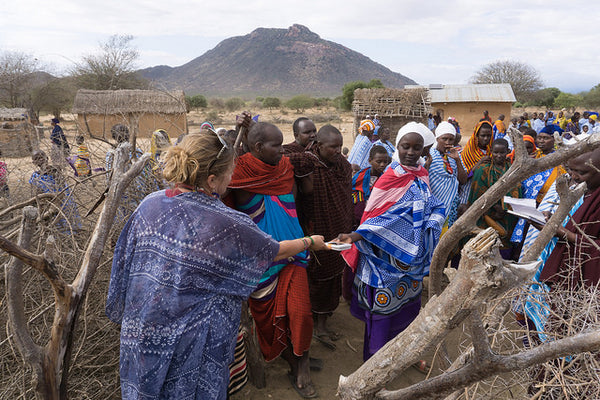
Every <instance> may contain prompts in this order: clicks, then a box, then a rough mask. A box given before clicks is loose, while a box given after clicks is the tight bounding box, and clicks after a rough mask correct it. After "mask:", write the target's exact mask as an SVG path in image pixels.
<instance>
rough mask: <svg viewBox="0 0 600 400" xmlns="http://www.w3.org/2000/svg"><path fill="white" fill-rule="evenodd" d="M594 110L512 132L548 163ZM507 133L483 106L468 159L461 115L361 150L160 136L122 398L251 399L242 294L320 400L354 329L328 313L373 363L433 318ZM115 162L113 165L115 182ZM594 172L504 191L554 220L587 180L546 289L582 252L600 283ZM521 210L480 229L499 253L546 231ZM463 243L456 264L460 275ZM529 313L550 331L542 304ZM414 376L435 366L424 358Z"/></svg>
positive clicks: (58, 153) (385, 136)
mask: <svg viewBox="0 0 600 400" xmlns="http://www.w3.org/2000/svg"><path fill="white" fill-rule="evenodd" d="M594 116H595V114H591V113H584V114H583V118H579V116H578V114H577V113H575V114H574V115H573V116H572V117H571V118H569V119H567V118H565V117H564V113H563V112H562V111H561V112H560V113H559V114H558V116H557V117H554V116H553V115H552V113H550V112H548V113H539V114H537V115H535V116H532V119H529V118H528V116H527V115H526V114H525V115H523V116H522V117H521V118H519V120H518V121H515V120H513V122H511V126H514V127H515V128H517V129H519V130H520V131H522V132H523V133H524V135H523V140H524V143H525V145H526V148H527V151H528V153H529V156H530V157H532V158H542V157H545V156H546V155H548V154H551V153H553V152H554V151H555V148H556V146H555V144H556V143H555V133H556V132H558V134H559V135H560V136H561V137H562V138H564V141H565V142H568V140H575V141H576V140H580V139H581V138H582V137H585V135H589V134H591V133H595V132H597V128H596V127H597V125H596V124H595V118H593V117H594ZM536 121H540V122H536ZM586 121H587V122H586ZM427 122H428V123H429V121H427ZM515 123H516V124H519V125H515ZM541 123H543V126H541V125H540V124H541ZM54 126H55V130H56V134H55V133H54V131H53V135H54V139H52V141H53V143H54V147H55V148H54V149H53V154H55V157H60V158H61V159H64V158H65V146H64V144H63V143H62V137H64V134H62V136H61V133H62V130H61V131H60V132H59V130H58V129H56V127H58V122H56V123H54ZM584 126H588V129H587V130H584V129H582V127H584ZM431 128H433V129H431ZM509 128H510V126H509V127H507V126H506V125H505V124H504V116H503V115H500V116H499V117H498V119H497V120H496V121H495V122H492V120H491V118H490V117H489V114H488V113H487V112H486V113H484V116H483V118H482V119H481V120H480V121H479V123H478V124H477V125H476V126H475V128H474V131H473V134H472V135H471V136H470V137H469V139H468V141H467V142H466V144H465V145H464V147H461V146H460V142H461V135H460V132H459V130H458V129H457V123H456V122H455V121H454V122H453V121H452V120H450V121H441V120H437V121H433V125H429V126H428V125H425V124H423V123H419V122H409V123H407V124H405V125H404V126H402V127H401V128H400V130H399V131H398V133H397V135H396V137H395V141H394V143H392V142H391V141H390V136H391V135H390V129H389V127H386V126H385V123H383V122H382V120H381V119H380V118H379V116H378V115H375V116H374V117H373V118H370V117H369V118H365V119H364V120H362V121H361V123H360V125H359V127H358V136H357V137H356V139H355V141H354V145H353V146H352V147H351V149H350V151H349V153H348V154H347V155H344V154H343V151H342V149H343V145H344V143H343V137H342V134H341V133H340V131H339V130H338V129H337V128H336V127H334V126H332V125H324V126H322V127H321V128H320V129H317V127H316V125H315V123H314V122H313V121H311V120H310V119H308V118H306V117H301V118H298V119H297V120H296V121H295V122H294V123H293V125H292V130H293V134H294V140H293V141H292V142H291V143H287V144H284V143H283V134H282V132H281V131H280V130H279V128H277V127H276V126H275V125H272V124H269V123H265V122H257V121H255V120H253V119H252V118H251V116H250V115H249V114H248V113H243V114H242V115H241V116H240V117H239V118H238V120H237V121H236V129H235V130H226V129H223V128H220V129H215V127H214V126H213V125H212V124H211V123H208V122H207V123H204V124H203V125H202V127H201V130H200V133H197V134H189V135H185V137H180V138H179V139H178V140H177V143H175V144H174V145H171V140H170V138H169V136H168V134H167V133H166V132H165V131H164V130H158V131H156V132H154V133H153V136H152V149H151V153H152V154H151V155H152V160H151V162H150V164H149V166H148V168H147V169H146V170H145V172H143V173H142V175H141V176H142V178H140V179H143V180H144V185H145V186H144V187H145V189H148V180H149V177H152V179H153V182H154V183H155V184H154V185H150V186H152V190H150V191H151V192H152V193H151V194H149V195H148V196H146V197H145V198H144V199H143V200H141V202H140V201H136V204H135V205H136V206H137V208H136V209H135V211H134V212H133V214H132V215H131V217H130V218H129V219H128V220H127V222H126V224H125V226H124V228H123V230H122V232H121V235H120V236H119V238H118V241H117V242H116V246H115V253H114V259H113V265H112V272H111V281H110V288H109V293H108V298H107V304H106V313H107V315H108V317H109V318H110V319H111V320H112V321H114V322H116V323H119V324H120V325H121V348H120V371H119V372H120V378H121V391H122V396H123V398H197V399H200V398H202V399H204V398H219V399H224V398H226V397H227V396H228V394H229V395H230V394H232V393H234V392H235V391H236V390H239V389H240V388H241V386H243V384H244V383H245V381H246V380H247V377H246V372H245V360H244V359H243V357H244V355H243V351H242V350H243V344H242V341H243V335H242V334H241V332H240V312H241V304H242V302H243V301H245V300H247V301H248V305H249V309H250V312H251V314H252V317H253V319H254V321H255V324H256V332H257V336H258V343H259V346H260V350H261V352H262V355H263V357H264V359H265V360H266V361H271V360H273V359H275V358H277V357H279V356H281V357H282V358H283V359H284V360H285V361H286V362H287V363H288V364H289V367H290V372H289V380H290V384H291V385H292V387H293V388H294V389H295V390H296V391H297V392H298V394H299V395H300V396H301V397H303V398H312V397H316V396H317V392H316V389H315V387H314V385H313V383H312V380H311V375H310V374H311V370H313V371H314V370H319V369H321V368H323V365H322V364H323V363H322V360H318V359H315V358H311V357H309V351H310V347H311V344H312V343H313V341H315V342H318V343H321V344H322V345H324V346H326V347H327V348H329V349H331V350H333V351H335V349H336V341H337V340H338V339H339V338H340V337H341V336H342V333H341V332H335V331H333V330H332V329H330V327H329V324H328V319H329V317H330V316H331V315H332V313H333V312H334V311H335V310H336V309H337V307H338V306H339V302H340V298H341V299H345V300H346V301H347V302H348V303H349V304H350V312H351V314H352V315H353V316H354V317H356V318H358V319H359V320H361V321H362V322H363V323H364V326H365V329H364V346H363V360H367V359H369V358H370V357H371V356H372V355H373V354H375V353H376V352H377V351H378V350H379V349H380V348H382V347H383V346H384V345H385V344H386V343H387V342H389V341H390V340H391V339H392V338H394V337H395V336H396V335H397V334H398V333H400V332H402V331H403V330H404V329H406V327H407V326H408V325H409V324H410V323H411V322H412V321H413V320H414V319H415V318H416V316H417V315H418V313H419V311H420V309H421V294H422V290H423V278H424V277H425V276H427V275H428V273H429V266H430V262H431V257H432V254H433V251H434V249H435V247H436V245H437V242H438V241H439V238H440V237H441V236H442V235H444V234H445V233H446V231H447V230H448V229H449V228H450V227H451V226H452V225H453V224H454V223H455V222H456V221H457V219H458V218H459V217H460V215H461V214H462V213H463V212H464V211H465V210H466V209H467V208H468V207H469V206H470V205H471V204H473V203H474V202H475V201H476V200H477V199H478V198H479V197H481V196H482V195H484V193H485V192H486V191H487V190H488V189H489V188H490V187H491V186H492V185H494V183H496V182H497V181H498V180H499V179H501V177H502V176H503V174H505V173H506V171H507V170H508V169H509V168H510V165H511V163H512V161H513V159H514V151H512V152H511V150H512V149H513V147H514V146H513V145H512V143H511V141H510V140H509V139H510V137H509V136H508V135H507V130H508V129H509ZM538 128H539V130H538ZM112 135H113V139H114V140H115V141H116V143H117V144H119V143H123V142H126V141H128V140H129V132H128V130H127V128H126V127H124V126H115V127H113V130H112ZM238 135H239V136H240V138H241V139H242V140H241V144H240V145H239V146H238V147H235V145H234V143H236V138H237V137H238ZM582 135H583V136H582ZM55 139H56V140H55ZM77 145H78V150H77V158H76V159H74V160H73V164H74V171H75V173H76V174H77V175H78V176H83V177H85V176H89V174H91V167H90V165H89V152H88V150H87V148H86V147H85V144H84V140H83V138H81V140H80V139H78V140H77ZM139 155H141V154H138V156H139ZM131 156H134V155H133V154H131ZM113 157H114V155H113V152H112V151H111V152H109V154H107V162H106V169H108V170H110V169H111V168H112V165H111V164H112V160H113ZM86 160H87V162H86ZM33 162H34V164H35V165H36V167H37V170H36V172H34V176H32V178H31V180H30V183H31V184H32V187H34V188H36V190H37V191H46V190H50V189H48V188H49V187H50V186H52V190H53V191H57V190H61V191H63V192H64V191H65V190H68V188H64V187H62V186H61V185H63V183H61V182H62V181H61V180H60V179H59V176H60V173H59V171H58V170H57V168H55V167H52V166H50V165H49V164H48V157H47V156H46V155H45V153H43V152H37V153H35V154H34V156H33ZM598 168H600V150H595V151H593V152H589V153H586V154H583V155H581V156H579V157H576V158H574V159H572V160H569V161H568V163H567V165H565V166H560V165H559V166H556V167H553V168H550V169H548V170H546V171H542V172H540V173H538V174H535V175H533V176H532V177H530V178H527V179H525V180H524V181H523V182H521V183H520V184H519V185H517V186H515V187H514V188H511V189H510V191H509V193H507V194H506V195H507V196H511V197H514V198H527V199H532V200H534V201H535V204H536V205H537V206H539V208H540V210H541V211H544V212H547V215H549V214H550V212H552V211H553V210H554V209H555V205H556V203H557V202H558V201H559V200H560V199H559V198H558V195H557V192H556V183H555V182H556V179H557V178H558V177H559V176H560V175H563V174H566V173H568V174H569V176H570V179H571V183H573V184H576V183H580V182H586V184H587V192H586V194H585V195H584V197H583V198H582V199H581V200H580V201H579V202H578V204H577V205H576V208H574V210H573V212H572V217H571V219H570V220H569V222H568V223H567V222H565V224H564V226H563V227H561V228H560V229H559V230H558V231H557V233H556V237H555V239H554V240H553V241H552V242H551V243H550V246H551V247H549V248H547V249H546V251H545V252H543V253H542V256H540V257H541V260H542V261H544V263H543V264H542V267H541V268H540V271H538V274H537V275H536V279H538V280H539V283H540V284H542V283H547V284H548V285H550V287H553V286H554V285H557V284H560V282H562V280H561V279H563V278H561V275H560V274H561V273H564V270H565V268H568V266H569V265H570V264H571V261H572V260H573V259H574V258H577V259H578V260H579V261H580V262H581V265H582V267H581V270H579V275H578V276H577V279H576V280H575V282H576V283H578V284H582V285H595V284H597V283H598V281H599V280H600V274H598V272H597V271H598V270H600V269H599V268H598V267H600V263H599V261H598V260H599V259H600V257H599V256H600V254H599V252H598V250H597V249H598V237H599V235H600V222H598V221H599V220H600V214H598V213H599V211H598V210H600V172H599V171H600V170H599V169H598ZM109 176H110V175H109ZM1 177H2V176H0V178H1ZM0 183H1V182H0ZM109 184H110V182H109ZM133 186H134V191H135V190H136V189H135V187H136V183H134V184H133ZM128 200H130V199H127V198H125V199H124V200H123V204H125V203H127V202H128ZM138 203H139V204H138ZM62 207H63V208H66V207H69V205H68V204H66V203H65V204H63V205H62ZM509 211H510V207H509V206H508V205H507V204H506V203H505V202H504V201H503V200H500V201H498V202H497V203H495V204H493V205H492V207H490V209H489V210H488V211H487V212H486V213H485V214H484V215H483V216H482V217H481V218H480V220H478V221H476V224H477V226H479V227H481V228H487V227H491V228H493V229H495V230H496V231H497V232H498V234H499V236H500V237H501V239H502V247H501V249H500V253H501V255H502V257H504V258H505V259H511V260H519V259H520V257H522V254H524V252H525V251H526V249H527V248H528V246H529V245H531V243H532V241H533V240H534V239H535V237H536V235H537V233H538V232H539V231H538V229H540V228H541V226H540V225H539V224H538V223H533V222H532V221H530V220H527V219H518V218H517V217H515V216H513V215H511V214H510V213H509ZM581 232H583V233H581ZM590 238H591V239H590ZM589 240H592V242H593V243H589ZM586 241H587V242H586ZM464 242H465V241H464V240H463V241H461V242H460V243H457V247H456V251H455V253H454V254H453V255H452V256H451V257H449V260H448V261H449V262H451V263H452V264H453V265H455V266H456V265H457V263H458V261H459V258H460V255H459V254H460V251H459V250H460V246H461V245H463V244H464ZM581 248H585V250H586V251H585V252H581V251H580V249H581ZM577 249H579V250H577ZM569 282H570V283H569V284H573V280H569ZM515 311H517V316H518V319H519V320H520V321H521V322H522V321H525V323H527V322H528V321H532V323H535V324H536V327H537V328H538V330H539V331H541V332H543V330H544V323H543V318H541V317H540V312H539V311H540V310H539V309H536V308H535V307H525V308H520V309H519V308H516V309H515ZM240 349H241V350H240ZM415 367H416V368H417V369H419V370H420V371H423V372H426V371H427V370H428V365H427V363H426V362H425V361H420V362H419V363H417V364H416V365H415Z"/></svg>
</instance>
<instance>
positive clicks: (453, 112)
mask: <svg viewBox="0 0 600 400" xmlns="http://www.w3.org/2000/svg"><path fill="white" fill-rule="evenodd" d="M431 108H432V109H433V112H434V113H435V112H436V111H441V112H440V115H441V117H442V121H446V120H447V119H448V117H454V118H456V120H457V121H458V123H459V125H460V131H461V134H462V136H463V139H464V138H465V137H468V136H470V135H471V133H473V129H474V128H475V125H477V123H478V122H479V120H480V119H481V118H483V111H484V110H487V111H488V112H489V113H490V118H491V119H492V121H496V119H498V115H500V114H504V115H505V117H506V118H505V119H504V122H505V123H506V124H507V125H508V123H509V122H510V112H511V109H512V103H478V102H465V103H432V104H431Z"/></svg>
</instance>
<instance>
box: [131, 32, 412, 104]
mask: <svg viewBox="0 0 600 400" xmlns="http://www.w3.org/2000/svg"><path fill="white" fill-rule="evenodd" d="M139 72H140V73H141V75H142V76H143V77H145V78H147V79H150V80H152V81H153V82H154V83H155V85H158V86H163V87H165V88H167V89H183V90H184V91H185V92H186V94H187V95H195V94H202V95H204V96H211V97H217V96H219V97H232V96H239V97H249V98H253V97H255V96H259V95H260V96H277V97H290V96H294V95H297V94H308V95H311V96H315V97H336V96H339V95H341V89H342V86H344V84H345V83H347V82H351V81H357V80H360V81H365V82H368V81H370V80H371V79H380V80H381V82H382V83H383V84H384V85H385V86H386V87H390V88H401V87H403V86H404V85H414V84H416V82H415V81H413V80H412V79H410V78H407V77H406V76H404V75H401V74H399V73H396V72H393V71H391V70H389V69H388V68H386V67H384V66H383V65H381V64H378V63H376V62H374V61H373V60H371V59H370V58H368V57H365V56H364V55H362V54H360V53H358V52H356V51H353V50H350V49H349V48H347V47H344V46H342V45H339V44H337V43H334V42H331V41H328V40H323V39H321V38H320V37H319V35H317V34H316V33H314V32H311V31H310V30H309V29H308V28H307V27H305V26H302V25H297V24H296V25H293V26H291V27H290V28H288V29H267V28H258V29H256V30H254V31H253V32H252V33H250V34H248V35H245V36H236V37H232V38H229V39H225V40H223V41H222V42H221V43H219V44H218V45H217V46H216V47H215V48H213V49H212V50H209V51H207V52H206V53H204V54H203V55H201V56H200V57H198V58H195V59H193V60H192V61H190V62H188V63H187V64H184V65H182V66H179V67H169V66H166V65H160V66H156V67H151V68H146V69H142V70H140V71H139Z"/></svg>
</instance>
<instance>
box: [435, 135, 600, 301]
mask: <svg viewBox="0 0 600 400" xmlns="http://www.w3.org/2000/svg"><path fill="white" fill-rule="evenodd" d="M519 138H520V139H518V140H516V141H515V145H516V146H517V150H516V152H517V153H519V152H520V153H521V154H522V156H521V157H517V156H516V155H515V162H514V163H513V164H512V165H511V167H510V168H509V169H508V171H507V172H506V173H505V174H504V175H503V176H502V177H501V178H500V179H499V180H498V181H497V182H496V183H495V184H494V185H492V187H491V188H490V189H488V190H487V191H486V192H485V194H484V195H483V196H481V197H480V198H478V199H477V200H476V201H475V202H474V203H473V204H472V205H471V207H469V209H468V210H467V211H466V212H465V213H464V214H463V215H462V216H461V217H460V218H459V219H458V220H457V221H456V222H455V223H454V225H452V227H451V228H450V229H449V230H448V232H446V233H445V234H444V236H442V237H441V239H440V241H439V243H438V245H437V246H436V248H435V251H434V252H433V257H432V260H431V266H430V268H429V296H433V295H437V294H440V293H441V291H442V285H441V282H442V281H441V277H442V271H443V269H444V267H445V265H446V259H447V257H448V254H450V252H451V251H452V249H453V248H454V246H455V245H456V243H457V242H458V241H459V240H460V239H462V238H463V237H465V236H466V235H467V234H469V233H470V232H471V231H472V229H473V228H474V226H475V222H474V221H477V220H478V219H479V218H480V217H481V216H482V215H483V214H484V213H485V212H486V211H487V210H488V209H489V208H490V207H491V206H492V205H493V204H495V203H496V202H497V201H498V200H500V199H501V198H502V197H503V196H504V195H505V194H506V193H507V192H508V191H509V190H510V189H512V188H513V187H515V186H517V184H518V183H519V182H521V181H523V180H524V179H525V178H527V177H529V176H532V175H534V174H537V173H539V172H542V171H545V170H547V169H549V168H553V167H554V166H556V165H559V164H561V163H564V162H565V161H567V160H568V159H571V158H573V157H576V156H578V155H580V154H583V153H587V152H590V151H592V150H594V149H596V148H598V147H600V134H594V135H591V136H590V137H589V138H587V139H585V140H582V141H581V142H579V143H577V144H575V145H573V146H568V147H562V148H560V149H558V150H556V151H555V152H554V153H552V154H549V155H547V156H545V157H543V158H539V159H532V158H529V157H527V156H526V154H525V153H526V152H523V149H520V145H521V144H520V143H519V141H522V136H520V135H519ZM523 146H524V145H523ZM519 149H520V150H519Z"/></svg>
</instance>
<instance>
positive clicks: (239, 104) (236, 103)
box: [225, 97, 246, 111]
mask: <svg viewBox="0 0 600 400" xmlns="http://www.w3.org/2000/svg"><path fill="white" fill-rule="evenodd" d="M245 105H246V102H245V101H244V100H242V99H240V98H239V97H232V98H230V99H227V101H226V102H225V108H227V110H228V111H236V110H240V109H242V108H244V106H245Z"/></svg>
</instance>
